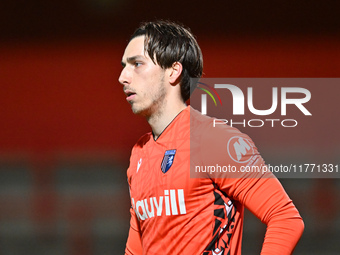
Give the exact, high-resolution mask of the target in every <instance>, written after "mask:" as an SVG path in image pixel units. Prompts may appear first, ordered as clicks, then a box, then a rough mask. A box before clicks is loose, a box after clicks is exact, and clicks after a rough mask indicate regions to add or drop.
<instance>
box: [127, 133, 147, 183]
mask: <svg viewBox="0 0 340 255" xmlns="http://www.w3.org/2000/svg"><path fill="white" fill-rule="evenodd" d="M151 139H152V133H151V132H149V133H146V134H144V135H143V136H141V137H140V138H139V139H138V141H137V142H136V144H135V145H134V146H133V148H132V151H131V156H130V166H129V168H128V170H127V176H128V179H130V178H131V176H132V175H133V174H134V173H135V172H136V171H137V167H138V162H139V160H140V158H141V157H142V155H143V149H144V148H145V147H146V146H147V145H148V143H149V142H150V141H151Z"/></svg>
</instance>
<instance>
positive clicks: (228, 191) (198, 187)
mask: <svg viewBox="0 0 340 255" xmlns="http://www.w3.org/2000/svg"><path fill="white" fill-rule="evenodd" d="M190 125H191V133H190ZM193 126H195V127H196V126H197V127H199V128H198V129H197V130H195V131H193ZM190 138H191V139H190ZM190 146H191V149H192V150H191V151H190ZM228 146H229V147H228ZM193 147H195V148H196V149H195V150H193ZM230 148H231V149H230ZM190 152H191V153H190ZM190 161H191V165H190ZM263 165H264V161H263V159H262V158H261V156H260V155H259V153H258V152H257V148H256V147H255V145H254V144H253V142H252V141H251V139H250V138H249V137H248V136H246V135H245V134H242V133H241V132H240V131H238V130H237V129H235V128H232V127H229V126H227V125H216V126H215V127H213V125H212V118H209V117H206V116H202V115H201V114H200V113H199V112H197V111H196V110H194V109H192V108H191V107H190V106H188V107H187V108H186V109H185V110H183V111H182V112H181V113H180V114H178V116H177V117H176V118H175V119H174V120H173V121H172V122H171V123H170V124H169V126H168V127H167V128H166V129H165V130H164V131H163V133H162V134H161V135H160V136H159V137H158V139H157V140H156V141H154V139H153V136H152V134H151V133H148V134H146V135H144V136H143V137H142V138H141V139H140V140H139V141H138V142H137V144H136V145H135V146H134V148H133V150H132V154H131V158H130V166H129V169H128V171H127V176H128V183H129V188H130V196H131V205H132V206H131V210H130V212H131V221H130V231H129V237H128V241H127V244H126V250H125V254H128V255H130V254H134V255H135V254H144V255H146V254H147V255H155V254H157V255H159V254H166V255H170V254H173V255H178V254H203V255H227V254H228V255H235V254H237V255H239V254H241V245H242V228H243V213H244V207H246V208H248V209H249V210H250V211H251V212H252V213H253V214H255V215H256V216H257V217H258V218H259V219H260V220H261V221H262V222H263V223H265V224H267V231H266V235H265V238H264V243H263V247H262V252H261V254H271V255H272V254H280V255H281V254H291V253H292V251H293V249H294V247H295V245H296V243H297V242H298V240H299V238H300V236H301V234H302V231H303V222H302V220H301V217H300V215H299V213H298V211H297V209H296V208H295V206H294V205H293V203H292V201H291V200H290V199H289V197H288V196H287V194H286V193H285V191H284V189H283V188H282V186H281V184H280V183H279V181H278V180H277V179H276V178H275V177H274V176H272V174H271V173H266V174H265V175H264V176H262V178H259V177H258V175H256V174H255V175H254V176H256V177H254V176H252V173H246V172H242V173H240V174H239V175H236V176H235V175H230V173H228V171H227V168H226V167H227V166H229V168H230V166H232V167H234V168H235V169H237V171H239V169H242V167H243V169H244V167H246V166H258V167H259V168H260V167H261V166H263ZM208 166H210V168H209V169H210V172H209V171H207V167H208ZM190 167H191V170H190ZM211 167H214V168H211ZM223 167H224V169H225V170H226V171H225V172H223V175H222V174H217V175H214V173H213V172H212V171H211V170H212V169H214V171H216V169H220V170H221V169H222V168H223ZM229 170H230V169H229ZM190 171H191V172H192V173H191V174H190ZM193 171H196V172H197V171H201V172H203V175H204V176H203V177H205V178H203V177H202V175H201V176H199V177H201V178H194V177H195V175H193ZM244 245H247V244H246V243H244Z"/></svg>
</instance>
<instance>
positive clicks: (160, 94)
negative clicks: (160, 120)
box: [131, 70, 166, 118]
mask: <svg viewBox="0 0 340 255" xmlns="http://www.w3.org/2000/svg"><path fill="white" fill-rule="evenodd" d="M164 75H165V73H164V70H161V72H160V74H159V78H158V81H155V82H153V84H148V85H149V87H148V91H140V92H139V93H140V94H141V97H142V98H144V100H143V101H142V102H140V103H139V104H138V103H131V108H132V112H133V113H135V114H138V115H141V116H143V117H146V118H151V117H153V118H154V117H160V116H161V115H162V113H163V110H164V107H165V105H166V89H165V82H164Z"/></svg>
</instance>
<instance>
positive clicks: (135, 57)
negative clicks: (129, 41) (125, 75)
mask: <svg viewBox="0 0 340 255" xmlns="http://www.w3.org/2000/svg"><path fill="white" fill-rule="evenodd" d="M141 58H144V57H143V56H142V55H136V56H132V57H129V58H127V59H126V61H127V62H128V63H133V62H135V61H136V60H138V59H141ZM121 64H122V66H123V67H125V65H126V63H125V62H124V61H122V62H121Z"/></svg>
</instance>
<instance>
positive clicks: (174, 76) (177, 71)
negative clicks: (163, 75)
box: [169, 62, 183, 85]
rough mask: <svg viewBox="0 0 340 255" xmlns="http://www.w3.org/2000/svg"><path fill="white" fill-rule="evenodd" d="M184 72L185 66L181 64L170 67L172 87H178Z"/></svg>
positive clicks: (176, 63) (177, 63)
mask: <svg viewBox="0 0 340 255" xmlns="http://www.w3.org/2000/svg"><path fill="white" fill-rule="evenodd" d="M182 70H183V66H182V64H181V63H180V62H174V63H173V64H172V66H171V67H170V75H169V82H170V83H171V84H172V85H176V84H177V83H178V82H179V79H180V77H181V74H182Z"/></svg>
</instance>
